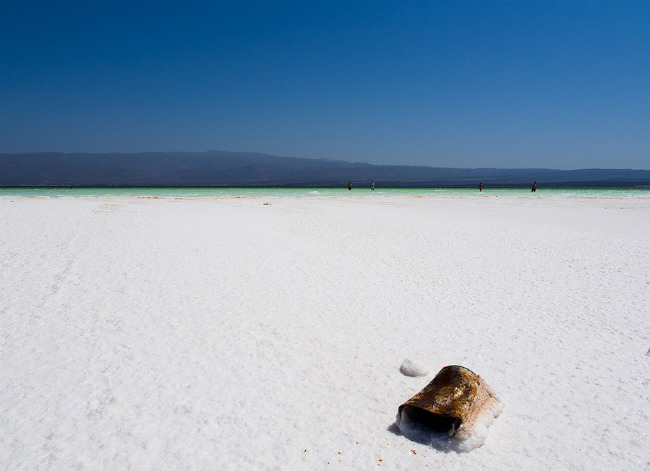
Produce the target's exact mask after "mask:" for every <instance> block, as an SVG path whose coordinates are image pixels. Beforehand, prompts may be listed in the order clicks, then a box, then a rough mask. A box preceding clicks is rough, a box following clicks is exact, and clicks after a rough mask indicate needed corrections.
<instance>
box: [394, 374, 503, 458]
mask: <svg viewBox="0 0 650 471" xmlns="http://www.w3.org/2000/svg"><path fill="white" fill-rule="evenodd" d="M502 409H503V403H502V402H501V400H500V399H499V398H498V397H497V395H496V394H495V393H494V391H493V390H492V388H490V386H488V385H487V383H486V382H485V381H483V379H482V378H481V377H480V376H478V375H477V374H475V373H474V372H472V371H471V370H469V369H467V368H465V367H462V366H456V365H453V366H446V367H444V368H443V369H441V370H440V371H439V372H438V374H437V375H436V377H435V378H433V380H432V381H431V382H430V383H429V384H428V385H427V386H426V387H425V388H424V389H422V390H421V391H420V392H419V393H417V394H416V395H415V396H413V397H412V398H411V399H409V400H408V401H406V402H405V403H404V404H402V405H401V406H400V407H399V410H398V413H397V420H396V425H397V427H398V428H399V429H400V430H401V431H402V433H403V434H404V436H405V437H406V438H409V439H410V440H413V441H415V442H418V443H425V444H429V445H431V446H433V447H434V448H437V449H440V450H444V451H457V452H468V451H471V450H473V449H474V448H477V447H479V446H481V445H482V444H483V443H484V442H485V439H486V438H487V435H488V427H489V426H490V424H491V423H492V421H493V420H494V418H495V417H497V416H498V415H499V414H500V413H501V410H502Z"/></svg>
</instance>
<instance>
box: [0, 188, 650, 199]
mask: <svg viewBox="0 0 650 471" xmlns="http://www.w3.org/2000/svg"><path fill="white" fill-rule="evenodd" d="M396 196H411V197H413V196H420V197H478V196H524V197H531V198H535V197H537V198H540V197H577V198H579V197H584V198H588V197H591V198H595V197H613V198H620V197H638V196H650V190H649V189H647V188H646V189H637V188H538V189H537V191H536V192H534V193H533V192H531V191H530V189H529V188H521V187H520V188H484V189H483V191H482V192H479V191H478V189H475V188H377V189H375V190H374V191H371V190H370V189H369V188H353V189H352V190H348V189H347V188H266V187H255V188H233V187H224V188H222V187H219V188H204V187H201V188H178V187H165V188H159V187H137V188H132V187H131V188H115V187H111V188H69V187H62V188H0V198H3V197H17V198H38V197H41V198H42V197H45V198H77V197H152V198H155V197H158V198H260V197H292V198H296V197H305V198H319V197H346V198H352V197H366V198H380V197H396Z"/></svg>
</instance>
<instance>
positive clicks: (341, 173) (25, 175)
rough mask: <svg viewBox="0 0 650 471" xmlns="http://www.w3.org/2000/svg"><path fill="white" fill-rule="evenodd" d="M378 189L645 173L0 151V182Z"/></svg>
mask: <svg viewBox="0 0 650 471" xmlns="http://www.w3.org/2000/svg"><path fill="white" fill-rule="evenodd" d="M348 181H351V182H352V183H353V184H354V185H355V186H359V185H366V184H370V182H371V181H374V182H375V183H376V184H377V185H380V186H385V187H386V186H413V187H417V186H420V187H426V186H474V185H477V184H478V182H479V181H482V182H483V184H484V185H491V186H519V185H529V184H530V183H531V182H532V181H537V182H538V183H539V184H540V185H544V186H573V187H580V186H587V187H588V186H594V187H607V186H611V187H617V186H621V187H634V186H646V187H647V186H648V185H650V170H627V169H584V170H553V169H541V168H537V169H496V168H469V169H467V168H465V169H463V168H440V167H423V166H407V165H371V164H367V163H358V162H344V161H337V160H325V159H304V158H296V157H278V156H272V155H266V154H257V153H244V152H222V151H208V152H146V153H109V154H81V153H74V154H62V153H25V154H0V186H341V185H344V184H346V183H347V182H348Z"/></svg>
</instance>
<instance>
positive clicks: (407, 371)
mask: <svg viewBox="0 0 650 471" xmlns="http://www.w3.org/2000/svg"><path fill="white" fill-rule="evenodd" d="M399 370H400V371H401V372H402V374H403V375H406V376H426V375H428V374H429V369H428V368H427V367H426V366H425V365H423V364H422V363H418V362H415V361H413V360H410V359H409V358H407V359H405V360H404V361H403V362H402V366H400V367H399Z"/></svg>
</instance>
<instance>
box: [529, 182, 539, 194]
mask: <svg viewBox="0 0 650 471" xmlns="http://www.w3.org/2000/svg"><path fill="white" fill-rule="evenodd" d="M536 190H537V182H533V187H532V188H531V189H530V191H531V192H533V191H536Z"/></svg>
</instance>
